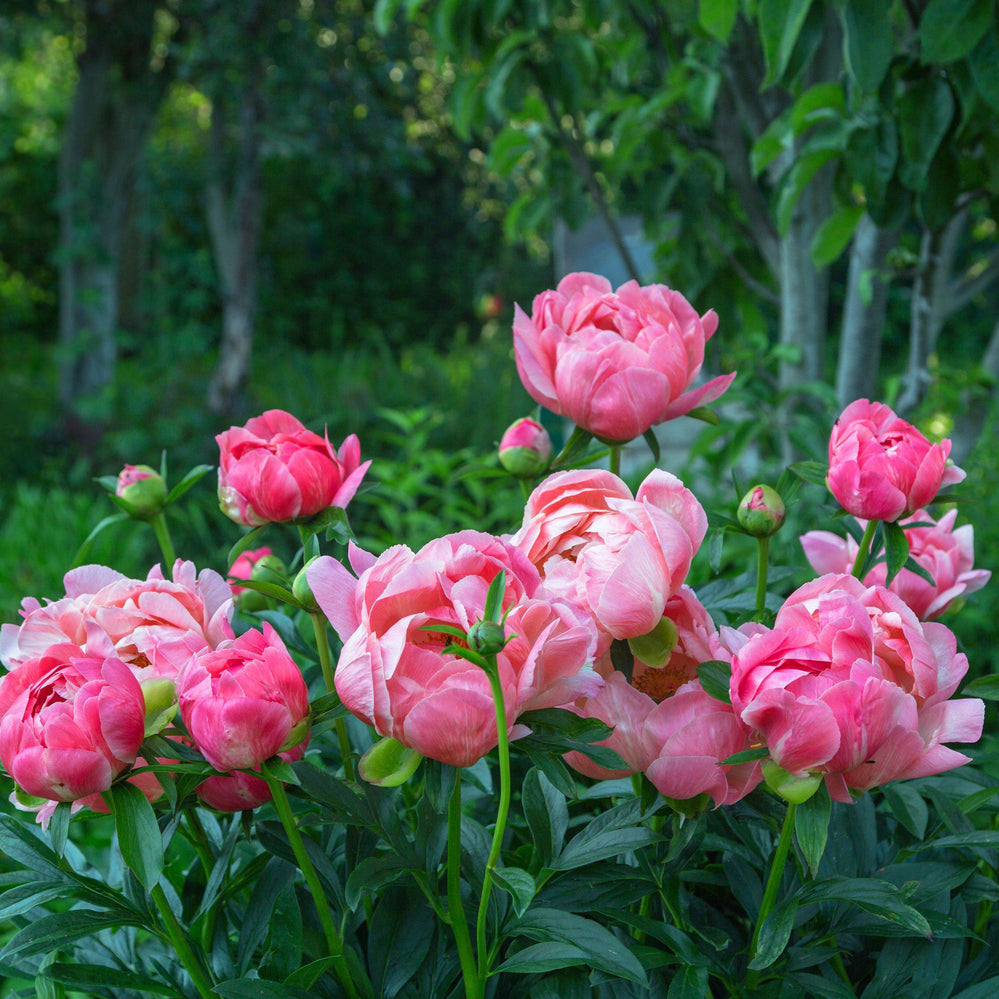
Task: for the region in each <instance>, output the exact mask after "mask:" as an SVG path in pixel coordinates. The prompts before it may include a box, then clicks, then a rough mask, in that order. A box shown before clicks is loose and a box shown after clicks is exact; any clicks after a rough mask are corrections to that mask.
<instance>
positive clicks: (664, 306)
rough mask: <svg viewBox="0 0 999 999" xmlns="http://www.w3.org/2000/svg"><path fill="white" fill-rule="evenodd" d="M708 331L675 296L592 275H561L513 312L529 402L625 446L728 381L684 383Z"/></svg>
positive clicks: (692, 375) (709, 320) (707, 320)
mask: <svg viewBox="0 0 999 999" xmlns="http://www.w3.org/2000/svg"><path fill="white" fill-rule="evenodd" d="M717 326H718V317H717V316H716V315H715V314H714V312H706V313H705V314H704V315H703V316H698V314H697V312H696V311H695V310H694V309H693V308H692V306H691V305H690V303H689V302H688V301H687V300H686V299H685V298H684V297H683V295H681V294H680V293H679V292H678V291H672V290H670V289H669V288H667V287H666V286H665V285H662V284H651V285H645V286H641V285H639V284H638V283H637V282H636V281H629V282H628V283H627V284H623V285H621V287H620V288H618V290H617V291H616V292H614V291H612V290H611V286H610V283H609V282H608V281H607V279H606V278H603V277H599V276H598V275H596V274H585V273H578V274H569V275H568V276H567V277H564V278H563V279H562V280H561V281H560V282H559V284H558V287H557V288H556V289H555V290H554V291H545V292H542V293H541V294H540V295H538V296H537V298H535V299H534V305H533V308H532V312H531V315H530V317H528V316H527V315H526V314H525V313H524V312H523V310H522V309H521V308H520V307H519V306H517V307H516V308H515V310H514V320H513V343H514V352H515V355H516V360H517V371H518V372H519V374H520V380H521V381H522V382H523V383H524V387H525V388H526V389H527V391H528V393H529V394H530V396H531V398H532V399H534V400H535V402H539V403H540V404H541V405H542V406H546V407H547V408H548V409H550V410H552V411H553V412H556V413H559V414H560V415H562V416H567V417H568V418H569V419H570V420H572V421H573V422H574V423H576V424H577V425H578V426H580V427H582V428H583V429H584V430H588V431H589V432H590V433H592V434H596V435H597V436H598V437H602V438H604V439H605V440H610V441H628V440H631V439H632V438H633V437H638V436H640V435H641V434H643V433H645V431H646V430H648V429H649V428H650V427H653V426H655V425H656V424H657V423H662V422H663V421H664V420H671V419H674V418H675V417H677V416H683V415H684V414H685V413H688V412H690V410H692V409H694V408H695V407H697V406H702V405H704V404H705V403H708V402H713V401H714V400H715V399H717V398H718V397H719V396H720V395H721V394H722V393H723V392H724V391H725V390H726V389H727V388H728V387H729V385H730V384H731V382H732V379H733V378H734V377H735V374H734V373H733V374H731V375H723V376H721V377H719V378H713V379H712V380H711V381H709V382H707V383H705V384H704V385H702V386H701V387H700V388H696V389H692V388H691V386H692V385H693V384H694V382H695V381H696V379H697V376H698V375H699V374H700V372H701V365H702V363H703V362H704V344H705V341H707V340H708V339H710V338H711V336H712V335H713V334H714V332H715V329H716V328H717Z"/></svg>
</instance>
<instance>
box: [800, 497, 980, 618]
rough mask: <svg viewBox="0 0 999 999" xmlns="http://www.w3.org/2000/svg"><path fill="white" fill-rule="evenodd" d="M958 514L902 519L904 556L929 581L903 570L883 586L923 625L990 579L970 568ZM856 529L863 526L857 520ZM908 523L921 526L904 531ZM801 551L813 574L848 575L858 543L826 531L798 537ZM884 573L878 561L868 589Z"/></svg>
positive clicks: (969, 543)
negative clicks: (906, 550) (923, 571)
mask: <svg viewBox="0 0 999 999" xmlns="http://www.w3.org/2000/svg"><path fill="white" fill-rule="evenodd" d="M955 520H957V511H956V510H949V511H948V512H947V513H945V514H944V515H943V516H942V517H941V518H940V519H939V520H934V519H933V517H931V516H930V515H929V514H928V513H927V512H926V511H925V510H917V511H916V512H915V513H914V514H913V515H912V516H911V517H908V518H907V519H906V520H903V521H901V525H902V527H904V528H905V536H906V538H907V539H908V541H909V554H910V555H911V556H912V558H913V559H914V560H915V561H916V562H918V563H919V564H920V565H921V566H922V567H923V568H924V569H926V571H927V572H929V574H930V575H931V576H932V577H933V582H932V583H929V582H927V580H925V579H923V578H922V576H918V575H916V573H914V572H911V571H910V570H909V569H902V570H901V571H900V572H899V573H898V575H897V576H896V577H895V578H894V579H893V580H892V581H891V585H890V586H889V587H888V589H889V590H891V591H892V593H897V594H898V595H899V596H900V597H901V598H902V599H903V600H904V601H905V602H906V603H907V604H908V605H909V606H910V607H911V608H912V609H913V611H915V613H916V616H917V617H919V618H922V619H923V620H924V621H929V620H933V619H934V618H938V617H940V615H941V614H943V613H944V612H945V611H946V610H947V608H948V607H950V605H951V604H952V603H953V602H954V601H955V600H956V599H957V598H958V597H961V596H964V595H966V594H968V593H974V592H975V591H976V590H980V589H981V588H982V587H983V586H984V585H985V584H986V583H987V582H988V581H989V579H990V577H991V576H992V573H991V572H989V570H988V569H975V568H973V566H974V563H975V532H974V528H973V527H972V526H971V525H970V524H965V525H964V526H963V527H958V528H955V527H954V521H955ZM860 523H861V526H862V527H863V526H866V523H865V522H864V521H861V522H860ZM908 524H924V525H926V526H923V527H908V526H906V525H908ZM801 547H802V548H803V549H804V550H805V556H806V558H807V559H808V561H809V564H810V565H811V566H812V568H813V569H814V570H815V571H816V572H818V573H827V572H851V571H852V570H853V565H854V562H856V560H857V551H858V546H857V542H856V541H854V540H853V538H851V537H845V538H842V537H840V536H839V535H838V534H833V533H832V532H831V531H809V532H808V533H807V534H803V535H802V536H801ZM887 574H888V570H887V568H886V566H885V563H884V562H879V563H877V564H876V565H875V566H874V567H873V568H872V569H871V571H870V572H868V573H867V575H866V576H865V577H864V582H865V583H866V584H867V585H868V586H873V585H874V584H876V583H877V584H879V585H881V586H883V585H884V582H885V579H886V578H887Z"/></svg>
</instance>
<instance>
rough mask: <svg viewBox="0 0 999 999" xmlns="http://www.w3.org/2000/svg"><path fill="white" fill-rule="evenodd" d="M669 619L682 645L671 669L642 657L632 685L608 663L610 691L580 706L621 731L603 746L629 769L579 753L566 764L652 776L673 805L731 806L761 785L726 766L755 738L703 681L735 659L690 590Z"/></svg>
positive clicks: (751, 772) (597, 772)
mask: <svg viewBox="0 0 999 999" xmlns="http://www.w3.org/2000/svg"><path fill="white" fill-rule="evenodd" d="M665 616H666V617H667V618H668V619H669V620H670V621H672V622H673V624H674V625H675V627H676V634H677V641H676V645H675V647H674V649H673V652H672V654H671V655H670V657H669V660H668V661H667V662H666V664H665V665H664V666H663V667H661V668H652V667H651V666H648V665H646V664H645V663H643V662H642V661H641V660H639V659H637V658H636V660H635V665H634V670H633V672H632V676H631V683H629V682H628V680H627V678H626V677H625V675H624V674H623V673H621V672H620V671H619V670H616V669H614V668H613V667H612V666H611V664H610V658H609V656H607V657H605V658H604V659H602V660H601V662H600V664H599V666H598V669H599V670H600V672H601V673H602V674H603V676H604V677H605V680H606V684H605V686H604V687H603V688H602V689H601V690H599V691H598V692H597V693H596V694H595V695H594V696H593V697H590V698H587V699H585V700H580V701H577V702H576V704H575V705H574V706H573V710H574V711H575V712H576V713H577V714H579V715H582V716H583V717H584V718H597V719H599V720H600V721H602V722H605V723H606V724H607V725H610V726H611V727H612V728H613V729H614V731H613V732H612V733H611V735H610V736H609V737H608V738H607V739H605V740H603V741H602V742H601V743H600V745H603V746H607V747H609V748H610V749H613V750H614V751H615V752H616V753H617V754H618V755H619V756H620V757H621V758H622V759H623V760H624V761H625V763H626V764H627V769H625V770H617V771H611V770H606V769H604V768H603V767H600V766H598V765H597V764H595V763H594V762H593V761H592V760H590V759H589V757H587V756H585V755H583V754H582V753H576V752H573V753H568V754H566V762H567V763H569V764H570V765H571V766H573V767H574V768H575V769H576V770H578V771H579V772H580V773H584V774H586V775H587V776H589V777H597V778H601V779H603V778H610V777H623V776H626V775H628V774H634V773H645V774H646V775H647V776H648V778H649V780H650V781H652V783H653V784H654V785H655V786H656V787H657V788H658V789H659V791H660V793H662V794H664V795H666V797H668V798H675V799H678V800H683V799H689V798H695V797H697V796H698V795H701V794H707V795H710V797H711V798H712V799H713V800H714V802H715V805H716V806H718V805H730V804H732V803H733V802H735V801H738V800H739V799H740V798H743V797H745V795H747V794H748V793H749V792H750V791H751V790H752V789H753V788H754V787H755V786H756V785H757V784H758V783H759V781H760V767H759V764H758V763H741V764H736V765H734V766H732V765H728V766H722V765H721V763H720V761H721V760H724V759H726V758H727V757H729V756H733V755H734V754H735V753H739V752H742V751H743V750H745V749H748V748H749V735H750V731H749V729H748V728H747V727H746V726H745V725H744V724H743V723H742V722H741V721H740V720H739V719H738V718H737V717H736V715H735V712H734V711H733V710H732V708H731V707H730V706H729V705H727V704H724V703H722V702H721V701H717V700H715V699H714V698H713V697H710V696H709V695H708V694H706V693H705V692H704V691H703V690H702V688H701V685H700V681H699V680H698V679H697V667H698V666H699V665H700V664H701V663H703V662H707V661H708V660H712V659H727V658H730V654H729V653H728V652H727V651H726V649H725V647H724V646H723V645H722V642H721V640H720V638H719V636H718V633H717V631H716V630H715V627H714V623H713V622H712V620H711V617H710V615H709V614H708V612H707V611H706V610H705V609H704V606H703V605H702V604H701V603H700V601H699V600H698V599H697V597H696V596H695V595H694V592H693V590H691V589H690V587H687V586H685V587H683V588H682V589H681V590H680V592H679V593H677V594H676V595H675V596H673V597H671V598H670V600H669V602H668V603H667V605H666V615H665Z"/></svg>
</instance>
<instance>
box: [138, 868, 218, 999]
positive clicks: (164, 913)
mask: <svg viewBox="0 0 999 999" xmlns="http://www.w3.org/2000/svg"><path fill="white" fill-rule="evenodd" d="M149 894H150V896H151V898H152V900H153V901H154V902H155V903H156V908H157V909H159V913H160V916H161V917H162V919H163V925H164V926H165V927H166V931H167V936H168V937H169V938H170V943H171V944H173V948H174V950H175V951H177V957H178V958H180V963H181V964H182V965H183V966H184V970H185V971H186V972H187V973H188V974H189V975H190V976H191V981H192V982H194V987H195V988H196V989H197V990H198V995H199V996H201V997H202V999H214V996H215V992H214V991H213V985H212V981H211V979H210V978H209V977H208V973H207V972H206V971H205V969H204V967H203V966H202V964H201V961H199V960H198V958H197V956H196V955H195V953H194V951H193V950H192V949H191V945H190V943H189V942H188V939H187V934H186V933H185V932H184V929H183V927H182V926H181V925H180V923H178V922H177V917H176V916H175V915H174V913H173V909H171V908H170V903H169V902H168V901H167V897H166V895H165V894H164V892H163V888H162V886H161V885H159V884H155V885H153V887H152V889H151V890H150V892H149Z"/></svg>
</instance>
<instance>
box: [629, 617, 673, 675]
mask: <svg viewBox="0 0 999 999" xmlns="http://www.w3.org/2000/svg"><path fill="white" fill-rule="evenodd" d="M678 641H680V630H679V628H677V626H676V624H675V623H674V622H673V621H671V620H670V619H669V618H668V617H663V618H660V620H659V623H658V624H657V625H656V626H655V627H654V628H653V629H652V630H651V631H649V632H646V634H644V635H639V636H637V637H636V638H629V639H628V647H629V648H630V649H631V652H632V655H634V657H635V658H636V659H639V660H641V661H642V662H643V663H645V665H646V666H650V667H651V668H652V669H662V668H663V667H664V666H665V665H666V664H667V663H668V662H669V660H670V657H671V656H672V655H673V650H674V649H675V648H676V643H677V642H678Z"/></svg>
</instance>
